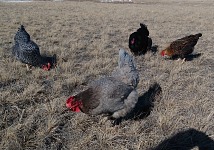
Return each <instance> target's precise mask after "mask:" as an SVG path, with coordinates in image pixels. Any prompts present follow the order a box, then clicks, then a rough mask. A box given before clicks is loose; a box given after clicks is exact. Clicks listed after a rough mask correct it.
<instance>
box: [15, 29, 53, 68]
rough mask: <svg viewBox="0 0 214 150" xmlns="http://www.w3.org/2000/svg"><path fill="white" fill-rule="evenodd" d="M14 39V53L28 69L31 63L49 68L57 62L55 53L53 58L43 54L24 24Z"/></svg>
mask: <svg viewBox="0 0 214 150" xmlns="http://www.w3.org/2000/svg"><path fill="white" fill-rule="evenodd" d="M14 41H15V45H14V46H13V48H12V55H13V56H14V57H15V58H16V59H17V60H19V61H21V62H22V63H25V64H26V66H27V69H29V65H30V66H35V67H41V68H43V69H44V70H49V69H50V68H51V67H52V65H53V63H54V62H55V59H56V58H55V55H54V56H53V58H52V59H47V57H43V56H41V54H40V50H39V47H38V45H37V44H36V43H35V42H33V41H32V40H31V39H30V35H29V34H28V33H27V32H26V30H25V28H24V26H23V25H21V26H20V28H19V29H18V31H17V33H16V35H15V37H14ZM49 58H50V57H49Z"/></svg>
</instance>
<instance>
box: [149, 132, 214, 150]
mask: <svg viewBox="0 0 214 150" xmlns="http://www.w3.org/2000/svg"><path fill="white" fill-rule="evenodd" d="M196 147H197V149H198V150H213V149H214V141H213V139H212V138H210V137H209V136H208V135H206V134H205V133H204V132H202V131H198V130H196V129H188V130H186V131H182V132H179V133H177V134H175V135H174V136H172V137H170V138H169V139H166V140H164V141H163V142H161V143H160V144H159V145H158V146H157V147H155V148H152V149H149V150H192V149H195V148H196Z"/></svg>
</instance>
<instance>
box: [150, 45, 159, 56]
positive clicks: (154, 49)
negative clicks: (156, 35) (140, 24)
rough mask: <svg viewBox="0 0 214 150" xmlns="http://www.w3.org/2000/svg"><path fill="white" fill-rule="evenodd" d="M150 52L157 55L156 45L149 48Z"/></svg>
mask: <svg viewBox="0 0 214 150" xmlns="http://www.w3.org/2000/svg"><path fill="white" fill-rule="evenodd" d="M150 51H151V52H152V53H153V54H155V53H157V51H158V45H153V46H152V47H151V49H150Z"/></svg>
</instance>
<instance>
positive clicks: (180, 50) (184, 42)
mask: <svg viewBox="0 0 214 150" xmlns="http://www.w3.org/2000/svg"><path fill="white" fill-rule="evenodd" d="M201 36H202V34H201V33H198V34H195V35H189V36H186V37H183V38H181V39H178V40H175V41H174V42H172V43H171V44H170V45H169V46H168V47H167V48H166V49H164V50H162V51H161V55H162V56H165V55H166V56H169V57H171V58H173V57H174V58H175V57H176V58H179V59H180V58H181V59H183V62H184V61H185V59H186V57H188V55H189V54H191V53H192V52H193V50H194V46H195V45H196V44H197V42H198V39H199V37H201Z"/></svg>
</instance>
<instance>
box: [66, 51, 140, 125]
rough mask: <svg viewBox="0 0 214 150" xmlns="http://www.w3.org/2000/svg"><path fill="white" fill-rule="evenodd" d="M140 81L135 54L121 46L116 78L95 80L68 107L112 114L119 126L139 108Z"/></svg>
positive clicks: (68, 103) (114, 75)
mask: <svg viewBox="0 0 214 150" xmlns="http://www.w3.org/2000/svg"><path fill="white" fill-rule="evenodd" d="M138 82H139V76H138V71H137V70H136V68H135V63H134V62H133V59H132V57H131V56H130V55H128V53H126V52H125V51H124V50H123V49H120V51H119V67H118V68H117V69H116V71H115V72H114V73H113V75H112V77H102V78H101V79H99V80H96V81H94V82H92V83H91V84H89V86H88V88H87V89H86V90H84V91H82V92H80V93H78V94H76V95H74V96H71V97H70V98H69V99H67V101H66V106H67V108H69V109H70V110H72V111H74V112H80V111H82V112H83V113H86V114H92V115H100V114H108V115H110V116H109V119H114V121H113V124H114V125H115V124H118V121H119V120H121V118H123V117H125V116H126V115H127V114H128V113H130V112H131V111H132V110H133V108H134V107H135V105H136V103H137V101H138V93H137V91H136V89H135V88H136V87H137V84H138Z"/></svg>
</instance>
